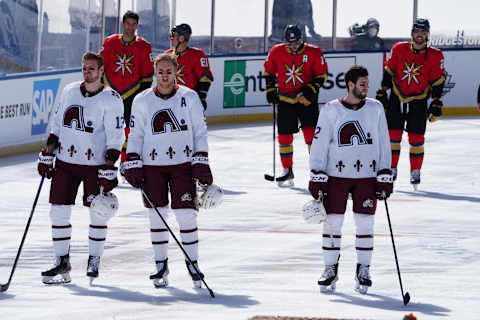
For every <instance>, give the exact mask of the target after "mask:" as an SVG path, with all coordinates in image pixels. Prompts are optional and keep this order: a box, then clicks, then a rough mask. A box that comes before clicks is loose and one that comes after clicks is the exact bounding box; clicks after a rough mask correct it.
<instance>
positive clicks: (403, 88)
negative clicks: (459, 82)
mask: <svg viewBox="0 0 480 320" xmlns="http://www.w3.org/2000/svg"><path fill="white" fill-rule="evenodd" d="M429 32H430V23H429V22H428V20H427V19H420V18H418V19H416V20H415V22H414V24H413V27H412V40H411V41H409V42H398V43H396V44H395V45H394V46H393V47H392V50H391V56H390V58H389V59H388V61H387V63H386V65H385V71H384V74H383V79H382V84H381V85H382V88H381V89H380V90H378V91H377V99H378V100H379V101H381V102H382V103H383V105H384V107H385V109H386V114H387V121H388V129H389V133H390V142H391V148H392V170H393V176H394V179H396V177H397V165H398V160H399V157H400V145H401V142H402V135H403V131H404V130H405V131H407V132H408V142H409V143H410V183H411V184H412V185H413V186H414V188H415V189H416V188H417V186H418V184H419V183H420V170H421V169H422V163H423V156H424V147H423V145H424V142H425V130H426V125H427V119H428V120H429V121H430V122H434V121H436V120H438V119H439V117H440V116H441V115H442V106H443V103H442V100H440V99H441V97H442V91H443V85H444V83H445V66H444V62H445V61H444V57H443V53H442V52H441V51H440V50H439V49H436V48H433V47H430V46H428V45H427V42H428V35H429ZM388 89H391V90H390V98H388V97H387V93H386V91H387V90H388ZM430 97H431V98H432V102H431V103H430V106H427V105H428V99H429V98H430Z"/></svg>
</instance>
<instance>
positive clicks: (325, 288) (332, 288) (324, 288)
mask: <svg viewBox="0 0 480 320" xmlns="http://www.w3.org/2000/svg"><path fill="white" fill-rule="evenodd" d="M336 289H337V285H336V284H331V285H329V286H322V285H321V286H320V292H321V293H334V292H335V290H336Z"/></svg>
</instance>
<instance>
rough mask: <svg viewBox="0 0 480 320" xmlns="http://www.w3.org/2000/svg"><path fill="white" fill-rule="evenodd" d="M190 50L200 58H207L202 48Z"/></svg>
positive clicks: (191, 48)
mask: <svg viewBox="0 0 480 320" xmlns="http://www.w3.org/2000/svg"><path fill="white" fill-rule="evenodd" d="M188 48H189V49H190V50H191V51H190V52H191V53H194V54H197V55H200V56H206V54H205V51H203V50H202V49H200V48H197V47H188Z"/></svg>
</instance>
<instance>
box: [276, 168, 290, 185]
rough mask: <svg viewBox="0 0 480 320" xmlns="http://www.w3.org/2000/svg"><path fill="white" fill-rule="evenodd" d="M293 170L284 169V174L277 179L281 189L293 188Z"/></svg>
mask: <svg viewBox="0 0 480 320" xmlns="http://www.w3.org/2000/svg"><path fill="white" fill-rule="evenodd" d="M293 178H294V175H293V170H292V168H285V169H283V172H282V174H281V175H280V176H279V177H278V178H276V179H275V181H277V184H278V186H279V187H293V186H294V183H293Z"/></svg>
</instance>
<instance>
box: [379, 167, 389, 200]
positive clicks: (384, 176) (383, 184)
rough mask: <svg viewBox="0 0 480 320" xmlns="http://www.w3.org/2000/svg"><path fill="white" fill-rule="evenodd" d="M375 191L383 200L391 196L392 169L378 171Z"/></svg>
mask: <svg viewBox="0 0 480 320" xmlns="http://www.w3.org/2000/svg"><path fill="white" fill-rule="evenodd" d="M375 192H376V195H377V199H380V200H383V199H387V198H388V197H390V195H391V194H392V192H393V176H392V170H390V169H383V170H380V171H379V172H378V174H377V184H376V185H375Z"/></svg>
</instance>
